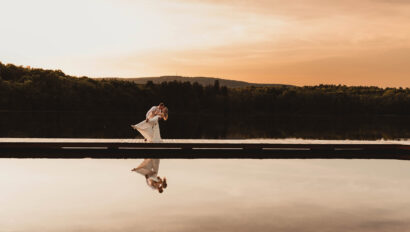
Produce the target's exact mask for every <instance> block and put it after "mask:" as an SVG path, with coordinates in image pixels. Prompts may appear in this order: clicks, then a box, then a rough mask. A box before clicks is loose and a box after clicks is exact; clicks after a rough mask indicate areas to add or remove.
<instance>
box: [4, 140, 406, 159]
mask: <svg viewBox="0 0 410 232" xmlns="http://www.w3.org/2000/svg"><path fill="white" fill-rule="evenodd" d="M0 157H2V158H113V159H116V158H189V159H191V158H258V159H261V158H262V159H263V158H267V159H269V158H272V159H275V158H285V159H286V158H302V159H305V158H322V159H335V158H342V159H352V158H354V159H410V141H350V140H347V141H344V140H301V139H278V140H275V139H260V140H257V139H254V140H183V139H180V140H178V139H176V140H164V142H163V143H144V142H143V141H142V140H139V139H35V138H30V139H28V138H1V139H0Z"/></svg>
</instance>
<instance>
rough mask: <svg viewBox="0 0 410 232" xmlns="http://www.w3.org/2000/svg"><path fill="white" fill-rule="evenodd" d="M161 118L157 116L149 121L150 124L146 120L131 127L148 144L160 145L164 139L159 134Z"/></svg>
mask: <svg viewBox="0 0 410 232" xmlns="http://www.w3.org/2000/svg"><path fill="white" fill-rule="evenodd" d="M159 118H160V117H159V116H158V115H157V116H155V117H153V118H151V119H149V120H148V122H147V121H146V120H144V121H142V122H140V123H138V124H136V125H131V127H132V128H134V129H136V130H138V131H139V132H140V133H141V135H142V136H144V138H145V139H146V140H147V141H148V142H153V143H160V142H161V140H162V139H161V134H160V132H159V123H158V120H159Z"/></svg>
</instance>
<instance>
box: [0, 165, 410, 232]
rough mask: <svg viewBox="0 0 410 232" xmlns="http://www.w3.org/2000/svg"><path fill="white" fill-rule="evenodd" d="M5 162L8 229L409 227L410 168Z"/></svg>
mask: <svg viewBox="0 0 410 232" xmlns="http://www.w3.org/2000/svg"><path fill="white" fill-rule="evenodd" d="M141 161H142V160H140V159H116V160H112V159H110V160H104V159H102V160H96V159H70V160H65V159H1V160H0V189H1V191H0V205H1V207H0V231H2V232H5V231H7V232H8V231H67V232H68V231H175V232H177V231H178V232H179V231H312V232H313V231H315V232H316V231H336V232H337V231H369V232H370V231H371V232H377V231H389V232H390V231H409V230H410V198H409V197H408V196H409V195H410V168H409V165H410V163H409V162H408V161H397V160H280V159H279V160H222V159H219V160H218V159H209V160H204V159H198V160H181V159H179V160H176V159H164V160H161V163H160V169H159V175H160V176H166V177H167V179H168V188H167V189H165V191H164V193H162V194H159V193H158V192H156V191H153V190H152V189H150V188H149V187H148V186H147V185H146V183H145V179H144V177H143V176H141V175H139V174H138V173H135V172H131V171H130V170H131V169H132V168H134V167H136V166H137V165H138V164H139V163H140V162H141Z"/></svg>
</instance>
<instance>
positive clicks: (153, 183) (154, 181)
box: [131, 159, 167, 193]
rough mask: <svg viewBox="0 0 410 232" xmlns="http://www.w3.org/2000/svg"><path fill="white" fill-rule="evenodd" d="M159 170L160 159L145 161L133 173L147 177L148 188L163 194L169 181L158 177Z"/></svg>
mask: <svg viewBox="0 0 410 232" xmlns="http://www.w3.org/2000/svg"><path fill="white" fill-rule="evenodd" d="M158 170H159V159H144V161H142V163H141V164H140V165H139V166H138V167H136V168H134V169H132V170H131V171H134V172H138V173H140V174H142V175H143V176H145V180H146V181H147V184H148V186H150V187H151V188H152V189H155V190H158V192H160V193H162V192H163V191H164V189H165V188H166V187H167V179H166V178H165V177H163V178H162V179H161V177H159V176H158Z"/></svg>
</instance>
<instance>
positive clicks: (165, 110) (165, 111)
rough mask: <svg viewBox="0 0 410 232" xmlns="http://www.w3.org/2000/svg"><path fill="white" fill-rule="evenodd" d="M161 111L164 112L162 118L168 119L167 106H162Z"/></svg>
mask: <svg viewBox="0 0 410 232" xmlns="http://www.w3.org/2000/svg"><path fill="white" fill-rule="evenodd" d="M162 113H164V117H163V119H164V120H165V121H166V120H167V119H168V108H167V107H164V109H162Z"/></svg>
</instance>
